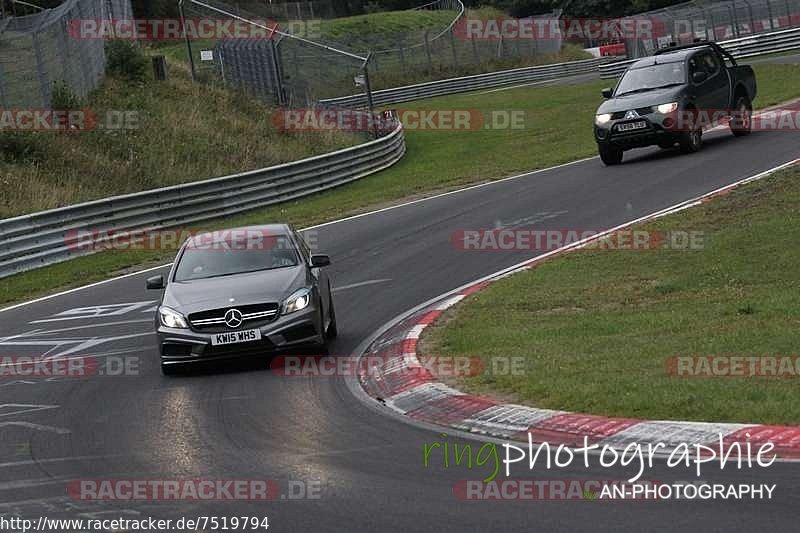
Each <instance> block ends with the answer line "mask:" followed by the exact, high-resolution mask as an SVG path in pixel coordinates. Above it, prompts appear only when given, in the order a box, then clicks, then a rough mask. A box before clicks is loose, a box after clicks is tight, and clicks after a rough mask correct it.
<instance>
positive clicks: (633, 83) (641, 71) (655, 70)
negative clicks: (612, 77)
mask: <svg viewBox="0 0 800 533" xmlns="http://www.w3.org/2000/svg"><path fill="white" fill-rule="evenodd" d="M683 83H686V69H685V67H684V66H683V62H682V61H679V62H675V63H662V64H660V65H652V66H649V67H642V68H637V69H633V70H629V71H628V72H626V73H625V75H624V76H623V77H622V80H621V81H620V82H619V86H617V92H616V96H622V95H623V94H626V93H633V92H642V91H649V90H651V89H660V88H662V87H669V86H671V85H680V84H683Z"/></svg>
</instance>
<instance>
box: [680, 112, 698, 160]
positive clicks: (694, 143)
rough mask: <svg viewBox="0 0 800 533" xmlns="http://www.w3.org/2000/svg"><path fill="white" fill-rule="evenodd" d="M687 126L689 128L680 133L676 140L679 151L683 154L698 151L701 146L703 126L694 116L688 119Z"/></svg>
mask: <svg viewBox="0 0 800 533" xmlns="http://www.w3.org/2000/svg"><path fill="white" fill-rule="evenodd" d="M695 116H696V115H695ZM689 128H690V129H689V130H687V131H685V132H683V133H682V134H681V138H680V140H679V141H678V145H679V146H680V148H681V152H683V153H684V154H693V153H695V152H699V151H700V149H701V148H702V147H703V126H702V125H701V124H700V123H699V121H698V120H696V119H695V117H694V116H693V117H691V118H690V120H689Z"/></svg>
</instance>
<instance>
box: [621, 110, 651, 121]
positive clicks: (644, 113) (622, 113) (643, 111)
mask: <svg viewBox="0 0 800 533" xmlns="http://www.w3.org/2000/svg"><path fill="white" fill-rule="evenodd" d="M634 111H636V112H637V113H639V115H640V116H644V115H649V114H650V113H652V112H653V108H652V107H639V108H637V109H634ZM627 112H628V111H617V112H616V113H612V114H611V119H612V120H619V119H621V118H625V113H627Z"/></svg>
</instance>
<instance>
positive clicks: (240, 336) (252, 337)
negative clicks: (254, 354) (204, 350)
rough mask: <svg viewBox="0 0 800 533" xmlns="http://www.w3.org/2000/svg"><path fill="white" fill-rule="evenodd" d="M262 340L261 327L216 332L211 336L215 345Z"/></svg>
mask: <svg viewBox="0 0 800 533" xmlns="http://www.w3.org/2000/svg"><path fill="white" fill-rule="evenodd" d="M260 340H261V330H260V329H248V330H244V331H231V332H230V333H216V334H214V335H212V336H211V344H212V345H213V346H219V345H221V344H239V343H241V342H253V341H260Z"/></svg>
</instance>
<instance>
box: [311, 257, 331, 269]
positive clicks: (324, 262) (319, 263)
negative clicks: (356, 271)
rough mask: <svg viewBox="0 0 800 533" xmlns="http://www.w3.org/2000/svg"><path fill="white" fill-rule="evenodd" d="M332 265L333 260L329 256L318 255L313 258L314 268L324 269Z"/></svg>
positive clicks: (312, 264)
mask: <svg viewBox="0 0 800 533" xmlns="http://www.w3.org/2000/svg"><path fill="white" fill-rule="evenodd" d="M330 264H331V258H330V257H328V256H327V255H322V254H317V255H312V256H311V266H312V267H314V268H322V267H326V266H328V265H330Z"/></svg>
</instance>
